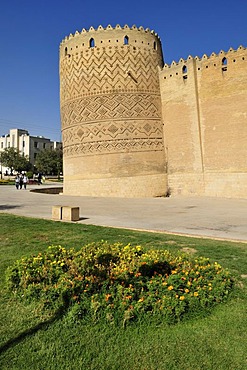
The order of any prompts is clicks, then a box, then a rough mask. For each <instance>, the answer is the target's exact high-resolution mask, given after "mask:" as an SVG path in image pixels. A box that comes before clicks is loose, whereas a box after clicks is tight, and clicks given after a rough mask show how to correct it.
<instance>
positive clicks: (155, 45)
mask: <svg viewBox="0 0 247 370" xmlns="http://www.w3.org/2000/svg"><path fill="white" fill-rule="evenodd" d="M154 50H157V44H156V41H154Z"/></svg>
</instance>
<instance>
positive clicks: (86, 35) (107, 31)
mask: <svg viewBox="0 0 247 370" xmlns="http://www.w3.org/2000/svg"><path fill="white" fill-rule="evenodd" d="M109 35H110V38H109ZM122 35H125V36H127V37H130V39H129V43H130V44H132V43H133V44H135V43H136V42H139V41H140V42H141V43H142V44H144V45H145V46H147V47H149V46H150V47H152V46H153V45H151V44H150V42H147V43H145V41H146V40H147V37H146V36H151V38H152V39H153V40H154V41H156V42H157V41H158V42H159V43H160V38H159V36H158V34H157V33H156V32H155V31H154V30H150V29H149V28H146V29H144V27H142V26H140V27H137V26H136V25H133V26H132V27H129V26H128V25H125V26H123V27H121V26H120V25H119V24H117V25H116V26H115V27H112V26H111V25H110V24H109V25H108V26H107V27H105V28H104V27H103V26H101V25H100V26H98V28H94V27H90V28H89V29H88V30H86V29H85V28H83V29H82V30H81V32H79V31H76V32H75V33H74V34H72V33H71V34H70V35H69V36H66V37H65V38H64V39H63V40H62V42H61V43H60V49H61V48H63V46H64V44H65V43H67V42H68V41H78V39H80V38H83V39H84V40H85V41H86V40H87V41H88V43H87V42H85V43H84V45H82V46H86V47H90V46H91V45H90V40H91V38H92V37H93V36H94V37H95V41H97V43H96V42H95V47H99V46H102V45H101V44H103V43H104V42H107V41H108V42H112V43H118V42H119V43H120V44H121V41H122V43H123V44H126V39H124V38H123V39H122V40H121V39H119V36H122ZM137 35H138V40H136V36H137ZM140 35H141V36H140ZM125 36H124V37H125ZM148 38H149V39H150V37H148Z"/></svg>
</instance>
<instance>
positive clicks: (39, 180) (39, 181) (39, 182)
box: [38, 172, 42, 185]
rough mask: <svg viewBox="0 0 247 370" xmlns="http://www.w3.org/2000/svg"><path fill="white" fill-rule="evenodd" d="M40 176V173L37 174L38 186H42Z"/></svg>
mask: <svg viewBox="0 0 247 370" xmlns="http://www.w3.org/2000/svg"><path fill="white" fill-rule="evenodd" d="M41 180H42V175H41V173H40V172H39V173H38V185H40V184H42V181H41Z"/></svg>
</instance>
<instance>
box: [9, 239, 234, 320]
mask: <svg viewBox="0 0 247 370" xmlns="http://www.w3.org/2000/svg"><path fill="white" fill-rule="evenodd" d="M7 285H8V288H9V290H10V291H12V292H14V293H15V294H17V295H18V296H19V297H20V298H21V299H25V300H28V301H30V300H33V299H36V300H40V301H41V302H42V303H43V305H44V307H48V308H63V309H65V308H69V314H68V317H69V318H70V319H73V320H78V319H85V318H87V319H88V318H90V319H93V320H99V319H102V318H103V319H104V320H105V319H106V320H108V321H111V322H112V323H117V324H119V323H122V324H123V325H125V323H126V322H129V321H130V320H139V319H143V318H147V317H149V318H150V317H151V318H154V319H158V320H165V321H167V322H168V323H172V322H177V321H179V320H181V319H182V318H183V317H185V316H186V315H188V314H191V313H195V312H201V311H207V310H208V309H210V308H211V307H213V306H214V305H215V304H218V303H220V302H223V301H225V300H226V299H227V297H228V295H229V293H230V291H231V289H232V287H233V278H232V276H231V275H230V273H229V272H228V271H227V270H226V269H223V268H222V267H221V266H220V265H219V264H218V263H216V262H215V263H211V262H210V261H209V260H208V259H207V258H203V257H200V258H196V259H193V258H192V257H189V256H188V255H185V254H181V253H177V254H171V253H170V252H168V251H166V250H163V249H157V250H144V249H143V248H142V247H141V246H131V245H125V246H124V245H122V244H120V243H119V244H113V245H110V244H108V243H107V242H104V241H102V242H99V243H93V244H89V245H86V246H85V247H83V248H82V249H81V250H80V251H78V252H76V251H75V250H74V249H68V250H67V249H65V248H62V247H61V246H50V247H49V248H48V249H47V251H46V252H45V253H43V254H42V253H39V254H38V255H37V256H32V257H25V258H22V259H21V260H18V261H17V262H16V263H15V264H14V265H13V266H12V267H10V268H8V270H7Z"/></svg>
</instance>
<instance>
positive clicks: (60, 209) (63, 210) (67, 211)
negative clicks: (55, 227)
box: [52, 206, 80, 221]
mask: <svg viewBox="0 0 247 370" xmlns="http://www.w3.org/2000/svg"><path fill="white" fill-rule="evenodd" d="M79 213H80V209H79V207H70V206H53V207H52V219H53V220H63V221H79V219H80V216H79Z"/></svg>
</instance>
